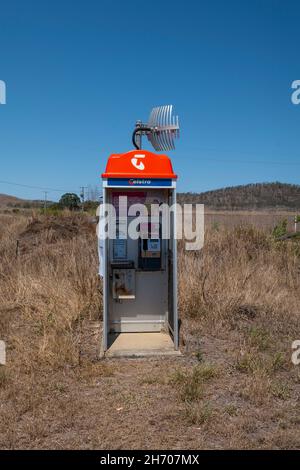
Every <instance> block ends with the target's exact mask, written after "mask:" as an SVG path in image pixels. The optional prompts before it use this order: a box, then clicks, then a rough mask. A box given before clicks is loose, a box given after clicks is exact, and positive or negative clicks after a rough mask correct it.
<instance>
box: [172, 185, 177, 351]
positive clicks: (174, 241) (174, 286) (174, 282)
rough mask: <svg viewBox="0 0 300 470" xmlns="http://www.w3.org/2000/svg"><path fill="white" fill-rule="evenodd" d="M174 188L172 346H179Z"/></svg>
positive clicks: (175, 199)
mask: <svg viewBox="0 0 300 470" xmlns="http://www.w3.org/2000/svg"><path fill="white" fill-rule="evenodd" d="M176 201H177V198H176V189H175V188H174V189H173V190H172V206H173V207H174V208H175V210H174V211H173V213H174V216H173V233H172V236H173V244H174V245H173V315H174V347H175V349H178V348H179V331H178V308H177V208H176Z"/></svg>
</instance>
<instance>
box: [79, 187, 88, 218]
mask: <svg viewBox="0 0 300 470" xmlns="http://www.w3.org/2000/svg"><path fill="white" fill-rule="evenodd" d="M80 189H81V193H80V198H81V212H83V211H84V200H85V198H84V190H85V189H88V188H87V186H81V188H80Z"/></svg>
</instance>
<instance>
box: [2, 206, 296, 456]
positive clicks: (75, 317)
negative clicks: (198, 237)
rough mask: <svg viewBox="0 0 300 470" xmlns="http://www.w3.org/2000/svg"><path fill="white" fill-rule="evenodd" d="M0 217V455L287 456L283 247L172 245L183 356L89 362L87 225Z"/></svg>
mask: <svg viewBox="0 0 300 470" xmlns="http://www.w3.org/2000/svg"><path fill="white" fill-rule="evenodd" d="M0 223H1V230H0V259H1V264H0V339H3V340H5V341H6V344H7V348H8V350H7V366H5V367H1V368H0V400H1V411H0V413H1V419H0V447H1V448H138V447H142V448H145V449H147V448H151V447H152V448H153V447H157V448H166V447H169V448H180V447H181V448H186V449H189V448H267V447H271V448H299V446H300V435H299V424H300V423H299V404H300V401H299V388H300V371H299V368H297V367H296V366H293V365H292V363H291V361H290V356H291V342H292V341H293V340H295V339H299V338H298V337H299V324H300V309H299V305H300V289H299V283H300V278H299V277H300V257H299V251H300V250H299V245H297V242H287V243H283V244H278V243H275V242H274V241H273V240H272V238H271V237H270V236H269V235H268V233H266V232H264V231H259V230H257V229H256V228H254V227H253V226H242V227H241V226H235V227H232V228H228V227H227V228H226V227H223V226H218V227H214V226H211V227H210V228H209V230H208V231H207V233H206V240H205V247H204V249H203V250H202V251H201V252H199V253H192V252H185V251H184V250H183V249H182V246H181V245H180V247H179V248H180V249H179V307H180V313H181V318H182V327H181V338H182V345H181V347H182V350H183V351H184V352H185V356H184V357H183V358H182V359H180V360H178V359H171V358H170V359H155V360H154V359H153V360H137V359H136V360H121V361H114V360H110V361H104V362H103V361H100V362H99V361H98V360H97V348H98V342H99V341H98V340H99V336H98V335H99V324H100V321H101V309H102V295H101V292H102V286H101V283H100V281H99V279H98V277H97V275H96V273H97V267H98V260H97V250H96V240H95V226H93V225H91V224H90V223H89V222H88V220H87V219H86V218H85V217H82V216H73V215H71V214H66V215H65V216H61V217H60V218H57V219H54V218H53V219H44V218H42V217H38V218H37V217H35V218H32V217H31V218H28V217H25V216H22V215H21V214H20V215H18V216H17V215H2V216H0ZM17 239H19V240H20V242H19V243H20V248H19V256H16V243H17ZM108 429H110V432H109V433H108V432H107V430H108Z"/></svg>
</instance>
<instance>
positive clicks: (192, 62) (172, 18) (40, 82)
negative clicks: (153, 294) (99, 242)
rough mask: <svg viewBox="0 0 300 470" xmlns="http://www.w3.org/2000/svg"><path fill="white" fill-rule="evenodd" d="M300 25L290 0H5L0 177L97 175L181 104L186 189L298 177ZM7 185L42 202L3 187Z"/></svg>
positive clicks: (64, 184) (60, 183)
mask: <svg viewBox="0 0 300 470" xmlns="http://www.w3.org/2000/svg"><path fill="white" fill-rule="evenodd" d="M299 21H300V4H299V2H297V1H291V0H288V1H283V0H282V1H279V0H260V1H258V0H251V1H250V0H249V1H248V0H244V1H233V0H228V1H221V0H218V1H208V0H207V1H202V0H193V1H192V0H185V1H184V2H183V1H176V0H173V1H169V0H165V1H163V0H161V1H158V0H152V1H151V2H148V3H147V2H140V1H135V0H128V1H125V0H123V1H119V0H117V1H112V0H110V1H107V0H98V1H93V0H85V1H82V0H75V1H71V0H60V1H58V0H51V1H49V0H40V1H37V0H26V1H24V0H19V1H16V0H10V2H1V5H0V80H4V81H5V82H6V85H7V104H6V105H4V106H3V105H1V106H0V163H1V164H0V180H1V181H9V182H15V183H20V184H26V185H32V186H40V187H50V188H57V189H62V190H63V191H79V186H81V185H84V186H86V185H93V186H94V185H97V184H100V174H101V172H102V171H103V170H104V167H105V162H106V159H107V157H108V155H109V154H110V153H118V152H125V151H128V150H130V149H131V147H132V145H131V132H132V130H133V126H134V123H135V121H136V119H143V120H145V119H146V118H147V116H148V113H149V111H150V109H151V108H152V107H153V106H157V105H161V104H171V103H172V104H174V105H175V108H176V112H177V113H178V114H179V117H180V122H181V129H182V132H181V139H180V141H179V142H178V143H177V148H176V151H175V152H170V156H171V157H172V160H173V165H174V168H175V170H176V172H177V173H178V174H179V182H178V189H179V190H180V191H205V190H209V189H214V188H219V187H223V186H231V185H237V184H244V183H250V182H262V181H276V180H277V181H282V182H289V183H299V181H300V178H299V173H300V150H299V145H300V139H299V135H300V105H299V106H295V105H293V104H292V103H291V93H292V90H291V83H292V81H294V80H297V79H300V55H299V44H300V28H299ZM145 147H146V148H150V147H149V146H148V143H146V142H145ZM0 193H7V194H14V195H17V196H21V197H26V198H41V197H43V194H42V192H41V190H38V189H30V188H23V187H18V186H12V185H8V184H4V183H0ZM60 195H61V194H60V193H59V192H50V193H49V196H48V197H49V198H51V199H56V198H58V197H60Z"/></svg>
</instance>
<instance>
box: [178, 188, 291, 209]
mask: <svg viewBox="0 0 300 470" xmlns="http://www.w3.org/2000/svg"><path fill="white" fill-rule="evenodd" d="M178 202H180V203H202V204H205V205H206V206H207V207H210V208H212V209H220V210H221V209H223V210H239V209H240V210H242V209H244V210H254V209H291V210H292V209H297V210H300V185H296V184H285V183H278V182H275V183H256V184H247V185H243V186H232V187H228V188H222V189H216V190H214V191H206V192H203V193H190V192H189V193H179V194H178Z"/></svg>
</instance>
